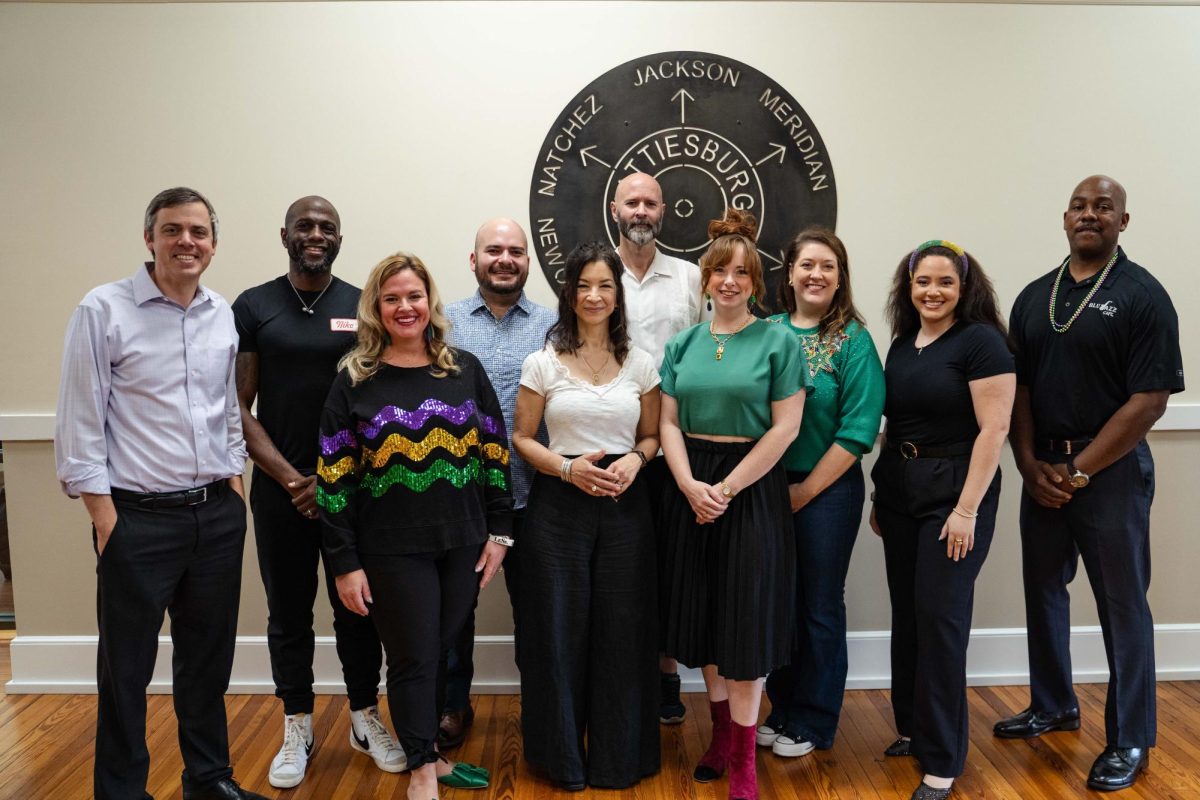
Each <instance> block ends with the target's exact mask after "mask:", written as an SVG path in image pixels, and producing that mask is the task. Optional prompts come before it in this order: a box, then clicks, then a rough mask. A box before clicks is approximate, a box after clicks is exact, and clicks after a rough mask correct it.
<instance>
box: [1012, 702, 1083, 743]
mask: <svg viewBox="0 0 1200 800" xmlns="http://www.w3.org/2000/svg"><path fill="white" fill-rule="evenodd" d="M1077 730H1079V709H1078V708H1068V709H1067V710H1066V711H1034V710H1033V709H1032V708H1027V709H1025V710H1024V711H1022V712H1021V713H1020V714H1017V715H1016V716H1015V717H1008V718H1007V719H1002V720H1000V721H999V722H997V723H996V724H995V725H993V726H992V733H993V734H995V735H996V736H999V737H1000V738H1001V739H1032V738H1033V737H1035V736H1041V735H1042V734H1043V733H1049V732H1050V731H1077Z"/></svg>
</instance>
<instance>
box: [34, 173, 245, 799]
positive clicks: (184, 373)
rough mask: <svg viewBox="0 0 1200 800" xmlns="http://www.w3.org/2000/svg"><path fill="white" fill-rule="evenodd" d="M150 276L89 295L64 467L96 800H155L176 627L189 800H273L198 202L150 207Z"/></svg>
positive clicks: (227, 350) (209, 215)
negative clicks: (82, 597)
mask: <svg viewBox="0 0 1200 800" xmlns="http://www.w3.org/2000/svg"><path fill="white" fill-rule="evenodd" d="M143 236H144V239H145V242H146V247H147V249H149V251H150V253H151V254H152V256H153V261H150V262H147V263H146V264H145V265H143V266H139V267H138V269H137V271H136V272H135V273H134V274H133V276H132V277H130V278H125V279H124V280H120V281H117V282H116V283H109V284H105V285H104V286H100V287H98V288H96V289H93V290H92V291H91V292H89V293H88V295H87V296H86V297H84V299H83V301H82V302H81V303H80V304H79V306H78V307H77V308H76V309H75V312H74V314H72V316H71V321H70V323H69V325H68V327H67V336H66V345H65V348H64V352H63V370H62V383H61V386H60V391H59V400H58V417H57V430H56V433H55V440H54V441H55V457H56V462H57V466H58V479H59V481H60V483H61V484H62V488H63V491H65V492H66V493H67V494H68V495H69V496H71V497H82V498H83V502H84V505H85V506H86V507H87V512H88V514H89V516H91V518H92V535H93V541H94V544H95V550H96V559H97V563H96V584H97V587H96V609H97V622H98V627H99V633H100V638H99V652H98V654H97V688H98V693H99V698H98V708H97V715H96V757H95V768H94V771H93V788H94V792H95V796H96V798H97V800H144V799H145V798H149V797H150V795H149V794H147V793H146V779H147V775H148V773H149V767H150V754H149V751H148V750H147V749H146V687H147V686H148V685H149V683H150V678H151V675H152V673H153V671H154V661H155V656H156V655H157V652H158V632H159V629H160V628H161V627H162V620H163V612H164V611H166V612H169V613H170V615H171V641H172V644H173V646H174V655H173V682H172V688H173V691H174V701H175V715H176V717H177V718H178V720H179V749H180V751H181V753H182V755H183V763H184V771H183V779H182V782H183V796H184V798H185V800H263V798H262V796H261V795H258V794H255V793H253V792H249V791H246V790H244V789H242V788H241V787H240V786H238V785H237V783H236V782H235V781H234V780H233V768H232V767H231V766H230V764H229V732H228V727H227V723H226V718H225V703H224V695H225V691H226V689H228V687H229V674H230V670H231V669H232V667H233V650H234V636H235V634H236V629H237V614H238V600H239V597H240V590H241V576H242V547H243V542H244V540H245V536H246V504H245V501H244V500H243V495H242V470H243V468H244V466H245V462H246V446H245V443H244V442H243V441H242V423H241V414H240V411H239V409H238V399H237V392H236V390H235V387H234V357H235V356H236V355H237V342H238V338H237V333H236V331H235V330H234V323H233V313H232V312H231V311H230V308H229V304H228V303H226V302H225V299H224V298H222V297H221V296H220V295H218V294H217V293H215V292H213V291H211V290H209V289H206V288H205V287H203V286H201V285H200V276H201V274H203V272H204V270H205V269H206V268H207V267H208V264H209V262H210V261H211V260H212V257H213V253H214V252H215V251H216V248H217V217H216V214H215V212H214V211H213V208H212V204H211V203H209V202H208V200H207V199H205V198H204V196H203V195H201V194H200V193H199V192H197V191H195V190H193V189H187V188H183V187H180V188H176V189H167V190H166V191H163V192H160V193H159V194H158V195H157V196H156V197H155V198H154V199H153V200H152V201H151V202H150V205H149V207H148V208H147V209H146V216H145V227H144V234H143Z"/></svg>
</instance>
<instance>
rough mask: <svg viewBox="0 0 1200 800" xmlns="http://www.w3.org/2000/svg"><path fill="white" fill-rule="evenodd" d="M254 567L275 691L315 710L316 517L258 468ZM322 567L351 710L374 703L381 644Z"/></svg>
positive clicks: (253, 497) (294, 709)
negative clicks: (264, 603)
mask: <svg viewBox="0 0 1200 800" xmlns="http://www.w3.org/2000/svg"><path fill="white" fill-rule="evenodd" d="M250 507H251V509H252V510H253V513H254V540H255V544H256V546H257V549H258V569H259V574H260V575H262V582H263V587H264V588H265V589H266V594H267V614H268V617H267V648H268V650H269V651H270V654H271V677H272V678H273V679H274V681H275V696H276V697H278V698H279V699H281V700H282V701H283V713H285V714H300V713H304V714H311V713H312V710H313V700H314V697H313V651H314V638H315V637H314V635H313V603H314V602H315V601H316V599H317V568H318V564H317V562H318V561H319V560H320V559H321V521H320V520H318V519H306V518H305V517H304V516H303V515H301V514H300V513H299V512H298V511H296V508H295V506H293V505H292V496H291V495H290V494H289V493H288V492H287V490H286V489H284V488H283V487H282V486H280V485H279V484H278V483H276V482H275V480H274V479H272V478H271V476H269V475H267V474H266V473H265V472H262V471H261V470H257V469H256V470H255V472H254V483H253V486H252V487H251V489H250ZM324 572H325V592H326V594H327V595H328V596H329V602H330V605H332V607H333V634H334V638H335V641H336V646H337V654H338V660H339V661H340V662H341V665H342V677H343V679H344V680H345V682H346V694H347V695H349V698H350V709H351V710H352V711H358V710H361V709H364V708H369V707H370V706H373V705H375V703H376V702H377V696H378V694H379V673H380V669H381V668H382V666H383V647H382V646H381V645H380V643H379V634H378V633H377V632H376V631H375V625H374V623H373V622H372V621H371V620H370V619H369V618H367V617H360V616H359V615H358V614H355V613H353V612H352V611H350V610H349V609H347V608H346V607H345V606H344V605H343V604H342V601H341V600H340V599H339V598H338V593H337V586H336V584H335V583H334V576H333V575H331V574H330V572H329V570H328V569H326V570H324Z"/></svg>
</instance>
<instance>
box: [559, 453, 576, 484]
mask: <svg viewBox="0 0 1200 800" xmlns="http://www.w3.org/2000/svg"><path fill="white" fill-rule="evenodd" d="M574 463H575V459H573V458H564V459H563V462H562V464H561V465H560V466H559V468H558V477H559V478H560V479H561V480H562V482H563V483H570V482H571V466H572V465H573V464H574Z"/></svg>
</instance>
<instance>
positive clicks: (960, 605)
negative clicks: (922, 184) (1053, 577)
mask: <svg viewBox="0 0 1200 800" xmlns="http://www.w3.org/2000/svg"><path fill="white" fill-rule="evenodd" d="M887 316H888V321H889V322H890V323H891V326H892V334H893V335H894V336H895V339H894V340H893V341H892V346H891V349H890V350H889V351H888V355H887V362H886V367H885V370H884V373H885V376H886V381H887V400H886V404H885V407H884V415H885V416H886V417H887V438H886V443H885V445H884V449H883V452H882V453H881V454H880V456H879V460H878V461H877V462H876V464H875V468H874V469H873V470H872V472H871V478H872V480H873V481H874V483H875V492H874V493H873V495H872V499H873V500H874V505H873V506H872V508H871V528H872V529H873V530H874V531H875V533H877V534H879V535H880V536H882V537H883V547H884V559H885V562H886V565H887V578H888V590H889V593H890V594H891V599H892V710H893V713H894V714H895V718H896V728H897V730H898V732H899V734H900V738H899V739H897V740H896V741H895V742H894V743H892V745H891V746H889V747H888V748H887V750H886V751H885V755H889V756H905V755H912V756H915V757H916V758H917V761H918V762H920V764H921V768H922V770H924V772H925V776H924V778H923V780H922V781H921V783H920V784H919V785H918V786H917V788H916V790H915V791H914V792H913V795H912V796H913V798H914V800H944V799H945V798H946V797H948V796H949V794H950V791H951V785H952V784H953V782H954V779H955V778H957V777H958V776H959V775H961V774H962V771H963V765H964V764H965V763H966V757H967V742H968V735H967V721H968V714H967V689H966V673H967V641H968V639H969V638H970V634H971V609H972V603H973V601H974V596H975V579H976V578H977V577H978V575H979V570H980V568H981V567H982V566H983V561H984V559H985V558H987V552H988V547H989V546H990V545H991V542H992V532H993V530H994V528H995V525H996V506H997V502H998V499H999V496H1000V470H999V467H998V465H999V462H1000V448H1001V445H1003V443H1004V437H1005V434H1007V433H1008V421H1009V416H1010V415H1011V413H1012V405H1013V396H1014V395H1015V393H1016V375H1015V373H1014V364H1013V357H1012V354H1011V353H1010V352H1009V350H1008V346H1007V344H1006V343H1005V328H1004V322H1003V321H1002V320H1001V318H1000V313H999V311H998V309H997V305H996V294H995V292H994V291H993V290H992V284H991V282H990V281H989V280H988V278H987V276H986V275H984V273H983V270H982V269H981V268H980V266H979V263H978V262H977V261H976V260H975V259H974V258H973V257H971V255H970V254H968V253H966V252H964V251H963V249H962V248H961V247H959V246H958V245H956V244H954V243H953V242H947V241H944V240H940V239H938V240H933V241H929V242H925V243H924V244H922V245H920V246H919V247H917V248H916V249H915V250H913V251H912V252H911V253H907V254H905V256H904V258H903V259H902V260H901V262H900V264H899V266H898V267H897V268H896V275H895V279H894V280H893V282H892V291H891V296H890V298H889V300H888V305H887Z"/></svg>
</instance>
